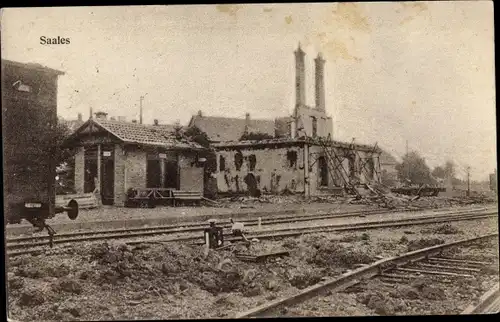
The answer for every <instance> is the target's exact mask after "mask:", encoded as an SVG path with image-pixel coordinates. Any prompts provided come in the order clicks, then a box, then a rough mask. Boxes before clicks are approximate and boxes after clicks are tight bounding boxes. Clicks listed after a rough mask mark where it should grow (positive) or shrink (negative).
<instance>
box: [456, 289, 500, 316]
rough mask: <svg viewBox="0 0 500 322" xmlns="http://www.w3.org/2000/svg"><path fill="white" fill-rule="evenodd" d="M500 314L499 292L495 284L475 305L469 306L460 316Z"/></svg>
mask: <svg viewBox="0 0 500 322" xmlns="http://www.w3.org/2000/svg"><path fill="white" fill-rule="evenodd" d="M498 312H500V290H499V285H498V284H497V285H496V286H494V287H493V288H491V289H490V290H489V291H488V292H486V293H485V294H484V295H483V296H482V297H481V298H480V299H479V302H478V303H477V304H474V303H473V304H471V305H469V306H468V307H467V308H466V309H465V310H464V311H463V312H462V314H465V315H469V314H496V313H498Z"/></svg>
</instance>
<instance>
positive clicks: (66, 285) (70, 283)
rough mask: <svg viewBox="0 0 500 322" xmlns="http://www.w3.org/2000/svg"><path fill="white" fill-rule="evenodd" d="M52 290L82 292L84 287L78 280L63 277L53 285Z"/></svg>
mask: <svg viewBox="0 0 500 322" xmlns="http://www.w3.org/2000/svg"><path fill="white" fill-rule="evenodd" d="M52 290H53V291H55V292H58V291H63V292H67V293H73V294H81V293H82V290H83V289H82V286H81V285H80V283H78V282H77V281H75V280H72V279H63V280H61V281H59V283H57V284H55V285H53V286H52Z"/></svg>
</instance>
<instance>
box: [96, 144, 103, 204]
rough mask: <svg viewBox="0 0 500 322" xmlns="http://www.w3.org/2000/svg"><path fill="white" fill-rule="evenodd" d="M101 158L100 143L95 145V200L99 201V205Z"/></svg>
mask: <svg viewBox="0 0 500 322" xmlns="http://www.w3.org/2000/svg"><path fill="white" fill-rule="evenodd" d="M101 159H102V149H101V144H98V145H97V183H96V187H95V188H96V189H97V196H96V197H97V201H98V203H99V206H101V205H102V200H101V186H102V183H101V181H102V178H101Z"/></svg>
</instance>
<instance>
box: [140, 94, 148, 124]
mask: <svg viewBox="0 0 500 322" xmlns="http://www.w3.org/2000/svg"><path fill="white" fill-rule="evenodd" d="M146 95H148V93H146V94H144V95H142V96H141V97H140V98H139V124H142V101H143V100H144V97H145V96H146Z"/></svg>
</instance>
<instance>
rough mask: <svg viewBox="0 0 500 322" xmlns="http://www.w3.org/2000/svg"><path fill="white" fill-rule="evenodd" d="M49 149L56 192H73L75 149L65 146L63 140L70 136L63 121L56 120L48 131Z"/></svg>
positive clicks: (69, 131)
mask: <svg viewBox="0 0 500 322" xmlns="http://www.w3.org/2000/svg"><path fill="white" fill-rule="evenodd" d="M47 134H48V136H49V139H48V140H49V142H50V143H51V146H50V149H51V151H52V156H53V158H54V159H53V160H54V163H55V165H56V167H57V168H56V171H57V179H58V180H57V182H56V194H65V193H74V185H75V183H74V178H75V168H74V164H75V152H76V151H75V150H74V149H73V148H71V147H68V146H65V145H64V144H63V143H64V141H65V140H66V139H67V138H68V137H69V136H70V134H71V130H70V129H69V127H68V126H67V125H66V124H65V123H64V122H58V123H57V125H56V126H55V127H54V128H53V130H52V131H49V132H48V133H47Z"/></svg>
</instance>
